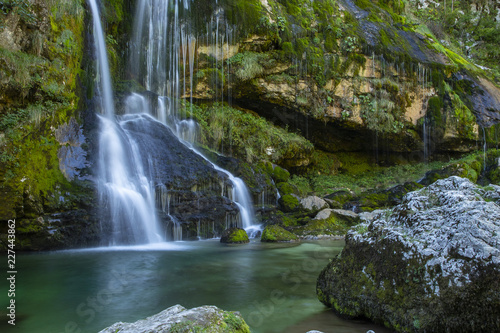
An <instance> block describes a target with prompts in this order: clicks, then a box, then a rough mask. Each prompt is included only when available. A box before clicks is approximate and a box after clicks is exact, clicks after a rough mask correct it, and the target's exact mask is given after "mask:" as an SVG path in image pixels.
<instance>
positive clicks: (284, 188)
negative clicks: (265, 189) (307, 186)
mask: <svg viewBox="0 0 500 333" xmlns="http://www.w3.org/2000/svg"><path fill="white" fill-rule="evenodd" d="M276 187H277V188H278V191H279V192H280V194H281V195H286V194H292V193H295V192H296V188H295V187H294V186H293V185H292V184H290V183H286V182H281V183H278V184H276Z"/></svg>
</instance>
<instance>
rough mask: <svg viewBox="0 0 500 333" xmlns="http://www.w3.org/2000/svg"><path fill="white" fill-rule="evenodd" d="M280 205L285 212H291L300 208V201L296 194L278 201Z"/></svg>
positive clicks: (285, 196) (288, 195)
mask: <svg viewBox="0 0 500 333" xmlns="http://www.w3.org/2000/svg"><path fill="white" fill-rule="evenodd" d="M278 203H279V205H280V207H281V209H282V210H283V211H284V212H291V211H294V210H295V209H296V208H297V207H298V206H299V199H297V196H295V195H294V194H285V195H284V196H282V197H281V198H279V199H278Z"/></svg>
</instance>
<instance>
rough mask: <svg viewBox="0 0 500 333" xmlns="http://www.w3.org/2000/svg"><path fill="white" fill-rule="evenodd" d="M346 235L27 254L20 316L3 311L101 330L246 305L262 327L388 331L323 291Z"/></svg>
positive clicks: (30, 320)
mask: <svg viewBox="0 0 500 333" xmlns="http://www.w3.org/2000/svg"><path fill="white" fill-rule="evenodd" d="M343 245H344V243H343V241H323V242H311V243H302V244H293V245H291V244H263V243H260V242H258V241H252V242H251V243H250V244H246V245H236V246H228V245H223V244H220V243H219V242H218V240H208V241H199V242H175V243H165V244H162V245H159V246H156V247H155V246H148V247H133V248H130V247H122V248H100V249H90V250H79V251H60V252H48V253H37V254H25V255H21V256H19V255H18V257H17V271H18V274H17V281H16V283H17V288H16V289H17V290H16V326H15V328H14V327H11V326H10V325H6V320H2V322H1V323H0V331H1V332H18V333H25V332H26V333H28V332H29V333H38V332H40V333H45V332H47V333H62V332H68V333H69V332H75V333H76V332H81V333H86V332H98V331H99V330H101V329H103V328H105V327H107V326H109V325H111V324H113V323H115V322H117V321H125V322H132V321H136V320H138V319H142V318H145V317H147V316H150V315H153V314H156V313H158V312H160V311H162V310H164V309H166V308H167V307H170V306H172V305H175V304H181V305H182V306H184V307H186V308H192V307H197V306H201V305H216V306H218V307H220V308H222V309H224V310H232V311H239V312H240V313H241V314H242V315H243V317H244V318H245V320H246V321H247V323H248V324H249V326H250V328H251V330H252V332H256V333H271V332H273V333H274V332H290V333H293V332H302V333H305V332H307V331H308V330H312V329H318V330H322V331H324V332H325V333H328V332H360V333H365V332H366V331H367V330H369V329H372V330H374V331H375V332H377V333H381V332H387V330H385V329H383V328H380V327H377V326H375V325H373V324H371V323H362V322H353V321H345V320H342V319H339V318H337V317H335V316H334V315H333V314H332V313H331V312H330V311H328V310H327V309H326V308H325V307H324V306H323V305H322V304H321V303H320V302H319V301H318V300H317V298H316V293H315V285H316V279H317V277H318V274H319V272H320V271H321V269H323V267H325V266H326V264H327V263H328V260H329V258H332V257H333V256H334V255H336V254H337V253H338V252H339V251H340V250H341V249H342V247H343ZM2 303H3V304H2V305H4V304H5V305H6V304H7V303H6V300H2ZM2 309H5V307H4V306H2ZM0 313H1V314H3V315H2V317H4V318H5V317H6V316H5V310H2V311H1V312H0Z"/></svg>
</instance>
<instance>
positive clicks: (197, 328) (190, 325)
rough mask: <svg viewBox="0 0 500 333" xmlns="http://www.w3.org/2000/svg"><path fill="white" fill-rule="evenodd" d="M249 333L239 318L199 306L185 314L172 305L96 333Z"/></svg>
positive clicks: (230, 313)
mask: <svg viewBox="0 0 500 333" xmlns="http://www.w3.org/2000/svg"><path fill="white" fill-rule="evenodd" d="M167 332H186V333H187V332H207V333H222V332H224V333H227V332H235V333H236V332H237V333H247V332H248V333H249V332H250V329H249V328H248V325H247V324H246V323H245V321H244V320H243V318H242V317H241V315H240V314H239V313H237V312H228V311H224V310H221V309H219V308H217V307H215V306H201V307H198V308H194V309H190V310H187V309H186V308H184V307H182V306H180V305H174V306H172V307H170V308H168V309H166V310H164V311H162V312H160V313H158V314H155V315H154V316H151V317H148V318H146V319H143V320H139V321H136V322H135V323H122V322H119V323H115V324H113V325H112V326H110V327H108V328H105V329H103V330H102V331H100V332H99V333H167Z"/></svg>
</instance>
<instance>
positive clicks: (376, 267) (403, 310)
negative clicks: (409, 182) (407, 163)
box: [317, 177, 500, 332]
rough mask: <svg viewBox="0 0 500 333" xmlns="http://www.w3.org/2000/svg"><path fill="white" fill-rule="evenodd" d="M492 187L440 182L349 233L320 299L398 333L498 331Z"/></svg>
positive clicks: (499, 282) (497, 216)
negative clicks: (399, 332)
mask: <svg viewBox="0 0 500 333" xmlns="http://www.w3.org/2000/svg"><path fill="white" fill-rule="evenodd" d="M491 189H492V190H491ZM491 189H490V190H488V191H486V190H484V189H482V188H479V187H477V186H476V185H474V184H473V183H472V182H470V181H469V180H467V179H464V178H459V177H450V178H447V179H443V180H439V181H437V182H436V183H434V184H432V185H430V186H428V187H427V188H423V189H420V190H418V191H415V192H410V193H408V194H407V195H406V196H405V197H404V198H403V201H402V203H401V204H400V205H398V206H396V207H395V208H394V209H392V210H387V211H384V212H382V213H379V214H378V215H377V216H376V217H375V218H374V219H373V220H368V221H367V222H365V223H362V224H359V225H358V226H356V227H354V228H352V229H351V230H350V231H349V232H348V234H347V236H346V245H345V248H344V250H343V251H342V253H341V255H339V257H337V258H334V259H333V260H332V261H331V262H330V263H329V264H328V266H327V267H326V268H325V269H324V270H323V271H322V272H321V274H320V276H319V278H318V282H317V294H318V298H319V299H320V301H321V302H323V303H324V304H325V305H327V306H329V307H332V308H333V309H334V311H336V312H337V313H339V314H341V315H343V316H345V317H349V318H354V317H367V318H370V319H372V320H374V321H376V322H383V323H385V325H386V326H388V327H390V328H393V329H396V330H398V331H404V332H410V331H411V332H499V331H500V316H499V313H500V206H499V203H500V200H499V199H498V198H499V194H500V187H499V186H491Z"/></svg>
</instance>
